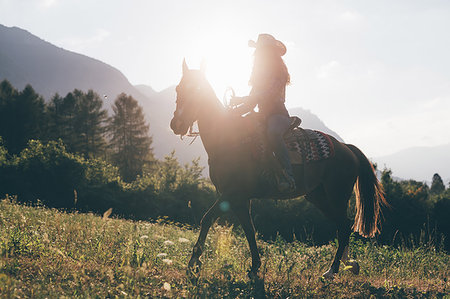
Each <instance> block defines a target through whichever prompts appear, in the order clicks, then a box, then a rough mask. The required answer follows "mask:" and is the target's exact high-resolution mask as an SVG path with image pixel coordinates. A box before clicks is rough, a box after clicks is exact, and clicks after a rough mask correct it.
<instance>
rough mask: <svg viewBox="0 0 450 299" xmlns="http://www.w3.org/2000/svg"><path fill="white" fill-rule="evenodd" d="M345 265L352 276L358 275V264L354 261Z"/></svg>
mask: <svg viewBox="0 0 450 299" xmlns="http://www.w3.org/2000/svg"><path fill="white" fill-rule="evenodd" d="M347 265H348V266H349V267H350V268H349V270H351V271H352V273H353V274H355V275H358V274H359V270H360V268H359V264H358V262H357V261H355V260H349V261H348V262H347Z"/></svg>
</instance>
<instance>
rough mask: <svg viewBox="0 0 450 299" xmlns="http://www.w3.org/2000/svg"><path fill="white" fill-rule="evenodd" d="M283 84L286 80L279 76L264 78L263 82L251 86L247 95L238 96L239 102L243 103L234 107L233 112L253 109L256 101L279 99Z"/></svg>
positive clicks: (284, 84) (241, 113) (245, 111)
mask: <svg viewBox="0 0 450 299" xmlns="http://www.w3.org/2000/svg"><path fill="white" fill-rule="evenodd" d="M285 86H286V82H285V81H283V80H281V79H280V78H276V77H273V78H270V79H268V80H265V82H261V83H260V84H258V85H255V86H253V88H252V90H251V91H250V94H249V95H248V96H247V97H242V98H240V99H239V102H242V103H243V104H242V105H241V106H239V107H237V108H234V110H233V112H234V113H236V114H239V115H243V114H245V113H247V112H250V111H251V110H253V109H254V108H255V107H256V105H257V104H258V103H262V102H266V101H276V100H279V99H280V98H281V96H282V90H283V88H284V87H285ZM235 102H236V103H237V102H238V99H236V100H235Z"/></svg>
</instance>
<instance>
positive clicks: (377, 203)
mask: <svg viewBox="0 0 450 299" xmlns="http://www.w3.org/2000/svg"><path fill="white" fill-rule="evenodd" d="M347 146H348V148H349V149H350V150H351V151H352V152H353V153H354V154H355V155H356V156H357V157H358V160H359V174H358V179H357V181H356V185H355V194H356V215H355V223H354V224H353V230H354V231H355V232H358V233H359V234H360V235H362V236H364V237H366V238H371V237H374V236H375V234H376V233H379V232H380V222H381V206H388V204H387V201H386V199H385V198H384V191H383V186H382V185H381V184H380V182H379V181H378V179H377V176H376V173H375V170H374V168H373V166H372V163H370V161H369V160H368V159H367V157H366V156H365V155H364V154H363V153H362V152H361V150H360V149H358V148H357V147H356V146H354V145H351V144H347Z"/></svg>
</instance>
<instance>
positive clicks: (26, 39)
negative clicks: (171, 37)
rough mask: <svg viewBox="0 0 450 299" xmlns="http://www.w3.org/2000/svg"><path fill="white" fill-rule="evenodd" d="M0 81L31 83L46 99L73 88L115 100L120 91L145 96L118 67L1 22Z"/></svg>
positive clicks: (18, 85) (20, 85)
mask: <svg viewBox="0 0 450 299" xmlns="http://www.w3.org/2000/svg"><path fill="white" fill-rule="evenodd" d="M0 41H1V43H0V80H2V79H8V81H10V82H11V84H12V85H13V86H15V87H16V88H18V89H23V88H24V87H25V85H26V84H31V86H33V88H34V89H35V90H36V91H38V92H39V93H40V94H41V95H42V96H44V98H46V99H49V98H50V97H51V96H53V95H54V94H55V93H59V94H61V95H66V94H67V93H68V92H70V91H72V90H73V89H74V88H78V89H81V90H88V89H94V90H95V91H96V92H97V93H99V94H101V95H108V98H110V99H114V98H115V97H116V96H117V95H118V94H120V93H121V92H125V93H128V94H133V96H136V97H142V96H141V95H140V93H139V91H137V90H136V89H135V88H134V87H133V86H132V85H131V84H130V82H128V80H127V78H125V76H124V75H123V74H122V73H121V72H120V71H119V70H117V69H116V68H114V67H112V66H110V65H108V64H106V63H103V62H101V61H99V60H96V59H93V58H90V57H87V56H84V55H81V54H77V53H74V52H70V51H67V50H64V49H62V48H59V47H56V46H54V45H52V44H50V43H48V42H46V41H44V40H42V39H40V38H38V37H36V36H34V35H32V34H31V33H29V32H28V31H25V30H23V29H20V28H17V27H12V28H9V27H5V26H3V25H0Z"/></svg>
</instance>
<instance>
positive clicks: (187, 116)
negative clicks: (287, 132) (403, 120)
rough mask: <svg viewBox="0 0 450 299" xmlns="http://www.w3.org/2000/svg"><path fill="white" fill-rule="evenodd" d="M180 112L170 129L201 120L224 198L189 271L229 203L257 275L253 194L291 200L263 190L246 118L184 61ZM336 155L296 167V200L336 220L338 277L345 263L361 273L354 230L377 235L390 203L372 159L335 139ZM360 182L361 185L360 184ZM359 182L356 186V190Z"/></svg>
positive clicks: (206, 222) (179, 131)
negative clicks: (351, 204)
mask: <svg viewBox="0 0 450 299" xmlns="http://www.w3.org/2000/svg"><path fill="white" fill-rule="evenodd" d="M176 91H177V102H176V104H177V105H176V110H175V112H174V116H173V119H172V121H171V123H170V127H171V128H172V130H173V132H174V133H175V134H176V135H180V136H184V135H186V134H187V132H188V129H189V128H190V127H191V126H192V124H193V123H194V122H195V121H198V128H199V133H200V136H201V139H202V142H203V145H204V147H205V149H206V152H207V153H208V163H209V172H210V177H211V180H212V182H213V184H214V185H215V187H216V189H217V191H218V192H219V194H220V198H219V199H218V200H217V201H216V202H215V203H214V204H213V205H212V206H211V208H210V209H209V210H208V211H207V212H206V214H205V215H204V216H203V219H202V221H201V229H200V235H199V237H198V241H197V243H196V244H195V246H194V249H193V253H192V257H191V259H190V261H189V264H188V271H198V269H199V268H200V266H201V262H200V260H199V258H200V256H201V254H202V250H203V246H204V244H205V240H206V235H207V234H208V230H209V228H210V227H211V225H212V224H213V223H214V221H215V220H216V219H217V217H219V216H220V214H221V213H222V209H221V207H223V206H224V204H223V203H226V205H227V206H228V205H229V207H230V208H231V209H232V210H233V211H234V213H235V214H236V216H237V218H238V219H239V221H240V223H241V225H242V228H243V230H244V232H245V236H246V238H247V241H248V244H249V246H250V251H251V255H252V266H251V269H250V271H249V276H250V277H255V276H256V274H257V272H258V269H259V267H260V265H261V260H260V257H259V253H258V248H257V246H256V240H255V228H254V226H253V222H252V218H251V216H250V200H251V199H252V198H262V197H266V198H280V199H282V198H286V196H283V195H281V194H277V193H276V192H274V190H276V189H274V188H272V189H270V188H269V189H268V188H262V184H261V175H260V168H261V165H260V163H258V161H257V160H255V159H254V158H253V157H252V154H251V151H250V150H249V149H248V147H246V146H242V142H239V139H240V138H242V135H241V134H240V132H242V130H243V127H242V126H243V125H244V118H243V117H240V116H235V115H233V114H232V113H230V112H229V111H228V110H227V109H226V108H225V107H224V106H223V105H222V103H221V102H220V101H219V100H218V98H217V97H216V95H215V93H214V91H213V89H212V88H211V86H210V84H209V83H208V82H207V80H206V78H205V75H204V72H203V70H189V68H188V66H187V65H186V62H185V61H183V76H182V79H181V81H180V83H179V84H178V86H177V88H176ZM330 138H331V140H332V142H333V144H334V148H335V154H334V156H333V157H331V158H329V159H326V160H322V161H319V162H312V163H308V164H301V165H293V168H294V174H295V181H296V186H297V189H296V192H295V194H290V196H288V197H290V198H295V197H298V196H301V195H306V198H307V199H308V200H309V201H310V202H312V203H313V204H314V205H315V206H317V207H318V208H319V209H320V210H321V211H322V213H323V214H324V215H325V216H326V217H327V218H329V219H330V220H332V221H333V222H334V223H336V226H337V235H338V242H339V246H338V249H337V252H336V255H335V257H334V260H333V262H332V264H331V266H330V269H329V270H328V271H327V272H325V273H324V277H326V278H332V277H333V276H334V275H335V274H336V273H338V271H339V264H340V261H342V262H343V263H344V264H346V265H349V266H352V269H353V271H354V272H355V273H357V272H358V271H359V265H358V263H357V262H355V261H349V260H348V242H349V236H350V232H351V230H352V228H353V230H354V231H356V232H359V233H360V234H361V235H362V236H365V237H373V236H374V235H375V233H377V232H378V229H379V228H378V227H379V221H380V206H381V205H382V204H384V203H385V199H384V197H383V191H382V188H381V186H380V185H379V182H378V180H377V178H376V175H375V172H374V169H373V167H372V164H371V163H370V162H369V160H368V159H367V158H366V157H365V156H364V154H363V153H362V152H361V151H360V150H359V149H358V148H357V147H355V146H353V145H349V144H344V143H341V142H339V141H337V140H336V139H334V138H333V137H331V136H330ZM355 183H356V185H355ZM354 186H355V188H354ZM353 189H355V193H356V210H357V211H356V217H355V221H354V223H353V224H352V222H351V221H350V220H349V219H348V218H347V207H348V201H349V198H350V196H351V194H352V191H353Z"/></svg>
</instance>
